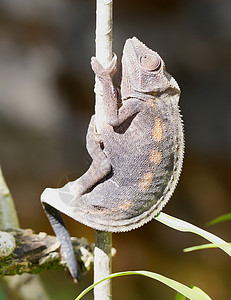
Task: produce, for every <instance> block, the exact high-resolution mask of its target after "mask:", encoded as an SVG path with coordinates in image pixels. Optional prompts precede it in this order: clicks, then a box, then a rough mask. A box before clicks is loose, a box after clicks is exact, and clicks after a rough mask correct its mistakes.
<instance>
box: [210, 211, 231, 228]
mask: <svg viewBox="0 0 231 300" xmlns="http://www.w3.org/2000/svg"><path fill="white" fill-rule="evenodd" d="M225 221H231V213H228V214H224V215H222V216H219V217H217V218H215V219H213V220H212V221H209V222H208V223H206V225H207V226H210V225H214V224H217V223H221V222H225Z"/></svg>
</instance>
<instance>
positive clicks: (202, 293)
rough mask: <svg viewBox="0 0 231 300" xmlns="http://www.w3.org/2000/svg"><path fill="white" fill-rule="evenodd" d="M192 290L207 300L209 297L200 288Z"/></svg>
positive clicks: (195, 287)
mask: <svg viewBox="0 0 231 300" xmlns="http://www.w3.org/2000/svg"><path fill="white" fill-rule="evenodd" d="M192 289H193V290H194V291H195V292H197V293H198V294H199V295H201V296H203V297H205V299H206V297H208V295H207V294H205V292H204V291H202V290H201V289H200V288H199V287H197V286H193V287H192Z"/></svg>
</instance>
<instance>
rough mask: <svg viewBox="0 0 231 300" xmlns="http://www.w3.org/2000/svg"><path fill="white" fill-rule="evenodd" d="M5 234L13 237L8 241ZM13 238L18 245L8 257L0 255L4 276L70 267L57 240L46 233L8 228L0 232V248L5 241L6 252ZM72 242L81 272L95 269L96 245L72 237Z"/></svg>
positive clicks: (0, 265) (83, 239) (0, 273)
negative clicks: (94, 252) (94, 253)
mask: <svg viewBox="0 0 231 300" xmlns="http://www.w3.org/2000/svg"><path fill="white" fill-rule="evenodd" d="M2 234H4V236H5V235H7V234H8V235H9V237H11V238H10V240H9V242H7V240H6V239H5V238H4V236H3V235H2ZM12 239H15V245H17V246H16V247H15V249H12V251H11V253H8V255H7V256H6V254H5V255H4V253H3V254H2V255H0V275H1V276H6V275H15V274H19V275H21V274H23V273H40V272H42V271H44V270H48V269H66V268H67V265H66V261H65V260H64V259H63V257H62V254H61V251H60V243H59V240H58V238H57V237H55V236H50V235H47V234H46V233H45V232H40V233H39V234H35V233H34V232H33V231H32V230H31V229H9V230H7V232H0V245H1V244H3V242H4V244H5V247H6V249H9V246H11V244H12ZM71 240H72V245H73V248H74V252H75V256H76V259H77V261H78V263H79V266H80V269H81V272H82V274H84V273H87V272H88V271H89V270H90V268H91V267H92V266H93V251H94V245H93V244H90V243H89V242H88V241H87V240H86V239H85V238H81V239H77V238H74V237H73V238H71ZM7 243H8V244H7ZM1 249H2V247H1ZM5 252H6V251H5Z"/></svg>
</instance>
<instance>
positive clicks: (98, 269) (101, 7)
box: [94, 0, 113, 300]
mask: <svg viewBox="0 0 231 300" xmlns="http://www.w3.org/2000/svg"><path fill="white" fill-rule="evenodd" d="M112 6H113V1H112V0H96V58H97V59H98V61H99V62H100V63H101V65H102V66H103V67H105V68H106V67H107V66H108V65H109V63H110V62H111V59H112ZM95 93H96V102H95V113H96V129H97V132H99V133H100V131H101V126H102V125H103V123H104V122H105V112H104V107H103V93H102V87H101V84H100V82H99V80H98V79H97V78H96V85H95ZM111 252H112V233H110V232H102V231H98V230H96V231H95V252H94V255H95V260H94V282H97V281H99V280H101V279H102V278H105V277H106V276H108V275H110V274H111V266H112V256H111ZM94 299H95V300H111V299H112V291H111V281H110V280H107V281H105V282H104V284H102V285H97V286H96V287H95V288H94Z"/></svg>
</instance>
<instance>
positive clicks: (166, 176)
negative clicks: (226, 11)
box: [41, 37, 184, 277]
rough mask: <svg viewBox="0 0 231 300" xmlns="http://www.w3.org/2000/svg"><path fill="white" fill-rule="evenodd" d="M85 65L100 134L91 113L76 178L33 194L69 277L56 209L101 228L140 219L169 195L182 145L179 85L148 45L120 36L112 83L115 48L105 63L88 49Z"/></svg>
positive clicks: (129, 225)
mask: <svg viewBox="0 0 231 300" xmlns="http://www.w3.org/2000/svg"><path fill="white" fill-rule="evenodd" d="M91 65H92V69H93V71H94V72H95V74H96V75H97V77H98V78H99V80H100V82H101V84H102V88H103V105H104V109H105V115H106V118H105V122H104V124H103V126H102V127H101V132H100V134H98V133H97V132H96V128H95V119H94V116H93V117H92V118H91V121H90V124H89V128H88V133H87V150H88V152H89V154H90V156H91V157H92V164H91V166H90V167H89V169H88V170H87V171H86V173H85V174H84V175H82V176H81V177H80V178H79V179H77V180H76V181H73V182H69V183H68V184H66V185H65V186H64V187H62V188H60V189H50V188H49V189H46V190H45V191H44V192H43V194H42V196H41V201H42V203H43V206H44V208H45V210H46V213H47V215H48V217H49V219H50V222H51V224H52V226H53V228H54V231H55V233H56V235H57V236H58V237H59V239H60V241H61V247H62V249H63V253H64V256H65V258H66V259H67V263H68V266H69V269H70V271H71V273H72V276H73V277H77V276H78V275H76V272H77V270H76V268H77V267H76V265H73V264H74V262H73V261H71V257H72V256H73V253H72V248H71V244H70V239H69V234H68V231H67V230H66V228H65V225H64V222H63V220H62V217H61V214H60V213H59V212H62V213H64V214H66V215H68V216H70V217H72V218H73V219H75V220H76V221H79V222H81V223H83V224H85V225H88V226H90V227H92V228H94V229H97V230H102V231H110V232H123V231H128V230H131V229H135V228H137V227H140V226H142V225H143V224H145V223H147V222H148V221H150V220H151V219H153V217H154V216H155V215H157V213H158V212H160V210H161V209H162V208H163V206H164V205H165V204H166V203H167V201H168V200H169V198H170V197H171V195H172V193H173V191H174V189H175V187H176V184H177V182H178V179H179V176H180V172H181V168H182V162H183V152H184V138H183V126H182V120H181V116H180V112H179V107H178V101H179V96H180V88H179V86H178V84H177V82H176V81H175V80H174V78H173V77H172V76H171V75H170V74H168V73H167V72H166V70H165V64H164V61H163V60H162V58H161V57H160V56H159V55H158V54H157V53H156V52H154V51H152V50H151V49H149V48H148V47H147V46H145V45H144V44H143V43H142V42H140V41H139V40H138V39H137V38H135V37H133V38H131V39H128V40H127V41H126V43H125V46H124V49H123V56H122V67H121V71H120V72H121V74H120V85H119V88H115V87H114V85H113V82H112V78H113V75H114V74H115V72H116V66H117V59H116V55H114V57H113V60H112V62H111V64H110V65H109V67H108V68H106V69H104V68H103V67H102V66H101V65H100V63H99V62H98V61H97V59H96V58H94V57H93V58H92V61H91ZM72 260H73V258H72Z"/></svg>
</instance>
